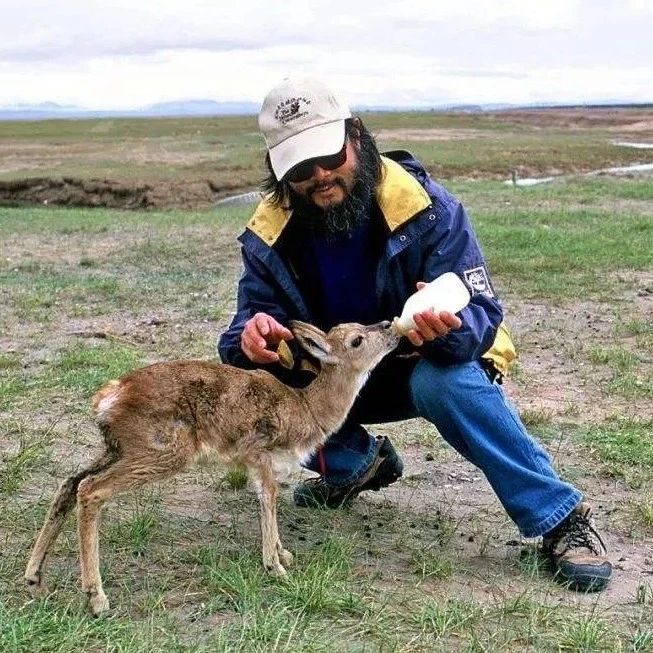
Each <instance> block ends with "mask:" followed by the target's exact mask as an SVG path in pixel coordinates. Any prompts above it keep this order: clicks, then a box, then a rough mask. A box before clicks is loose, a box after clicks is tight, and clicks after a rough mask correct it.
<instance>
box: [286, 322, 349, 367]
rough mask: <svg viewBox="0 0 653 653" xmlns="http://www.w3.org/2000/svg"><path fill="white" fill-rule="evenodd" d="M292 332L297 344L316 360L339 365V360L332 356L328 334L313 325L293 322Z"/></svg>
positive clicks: (291, 324)
mask: <svg viewBox="0 0 653 653" xmlns="http://www.w3.org/2000/svg"><path fill="white" fill-rule="evenodd" d="M290 330H291V331H292V332H293V335H294V336H295V338H297V342H298V343H299V344H300V345H301V346H302V347H303V348H304V349H305V350H306V351H307V352H308V353H309V354H310V355H311V356H313V357H314V358H317V360H319V361H321V362H323V363H337V362H338V359H337V358H336V357H335V356H332V355H331V345H330V344H329V343H328V342H327V339H326V334H325V333H324V331H321V330H320V329H318V328H317V327H315V326H313V325H312V324H307V323H306V322H300V321H299V320H291V322H290Z"/></svg>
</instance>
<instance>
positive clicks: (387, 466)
mask: <svg viewBox="0 0 653 653" xmlns="http://www.w3.org/2000/svg"><path fill="white" fill-rule="evenodd" d="M376 441H377V447H376V455H375V457H374V460H373V462H372V464H371V465H370V468H369V469H368V470H367V472H365V474H363V476H362V477H361V478H359V479H357V480H356V481H354V482H353V483H351V484H349V485H344V486H340V487H338V486H335V485H329V484H328V483H327V482H326V481H325V480H324V479H323V478H322V477H321V476H319V477H318V478H309V479H308V480H306V481H304V482H303V483H300V484H299V485H298V486H297V487H296V488H295V491H294V493H293V499H294V501H295V505H296V506H299V507H300V508H340V507H342V506H348V505H349V504H351V502H352V500H353V499H354V498H355V497H357V496H358V495H359V494H360V493H361V492H363V491H365V490H373V491H375V492H376V491H378V490H380V489H381V488H383V487H388V485H391V484H392V483H394V482H395V481H396V480H397V479H398V478H399V477H400V476H401V475H402V473H403V471H404V464H403V462H402V460H401V458H400V457H399V455H398V454H397V452H396V451H395V450H394V447H393V446H392V443H391V442H390V440H388V438H386V437H383V436H379V437H377V439H376Z"/></svg>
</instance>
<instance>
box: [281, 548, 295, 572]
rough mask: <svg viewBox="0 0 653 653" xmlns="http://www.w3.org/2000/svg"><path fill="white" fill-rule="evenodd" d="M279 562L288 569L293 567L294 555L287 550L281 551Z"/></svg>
mask: <svg viewBox="0 0 653 653" xmlns="http://www.w3.org/2000/svg"><path fill="white" fill-rule="evenodd" d="M279 561H280V562H281V564H282V565H283V566H284V567H285V568H286V569H287V568H288V567H290V566H292V561H293V555H292V553H290V551H287V550H286V549H279Z"/></svg>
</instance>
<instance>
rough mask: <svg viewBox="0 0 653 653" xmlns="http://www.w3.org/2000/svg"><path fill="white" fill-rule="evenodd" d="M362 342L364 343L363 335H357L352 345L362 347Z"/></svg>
mask: <svg viewBox="0 0 653 653" xmlns="http://www.w3.org/2000/svg"><path fill="white" fill-rule="evenodd" d="M362 343H363V336H356V337H355V338H354V339H353V340H352V341H351V346H352V347H360V346H361V344H362Z"/></svg>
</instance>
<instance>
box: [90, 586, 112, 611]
mask: <svg viewBox="0 0 653 653" xmlns="http://www.w3.org/2000/svg"><path fill="white" fill-rule="evenodd" d="M88 609H89V612H90V613H91V614H92V615H93V616H94V617H99V616H100V615H101V614H102V613H104V612H106V611H107V610H108V609H109V599H107V597H106V594H105V593H104V592H96V593H94V594H89V595H88Z"/></svg>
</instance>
